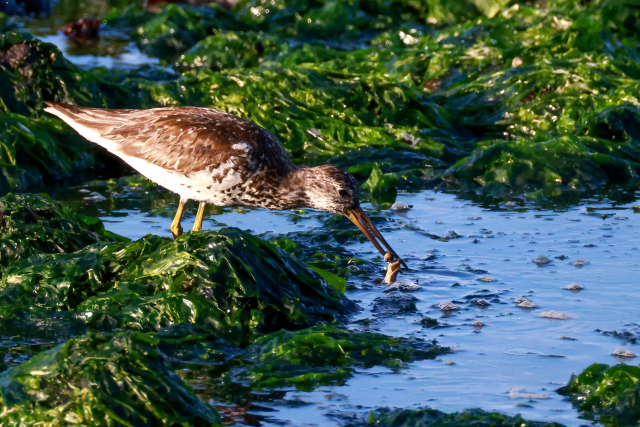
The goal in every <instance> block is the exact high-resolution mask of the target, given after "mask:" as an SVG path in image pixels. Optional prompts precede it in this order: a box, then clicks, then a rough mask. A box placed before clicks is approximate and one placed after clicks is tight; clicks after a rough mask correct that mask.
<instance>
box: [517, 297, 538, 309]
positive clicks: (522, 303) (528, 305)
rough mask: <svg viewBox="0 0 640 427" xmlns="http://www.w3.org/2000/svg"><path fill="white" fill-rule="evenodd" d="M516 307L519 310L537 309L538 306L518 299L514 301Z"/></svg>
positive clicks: (526, 300)
mask: <svg viewBox="0 0 640 427" xmlns="http://www.w3.org/2000/svg"><path fill="white" fill-rule="evenodd" d="M516 305H517V306H518V307H520V308H537V307H538V306H537V305H535V304H534V303H532V302H531V301H529V300H528V299H526V298H518V299H517V300H516Z"/></svg>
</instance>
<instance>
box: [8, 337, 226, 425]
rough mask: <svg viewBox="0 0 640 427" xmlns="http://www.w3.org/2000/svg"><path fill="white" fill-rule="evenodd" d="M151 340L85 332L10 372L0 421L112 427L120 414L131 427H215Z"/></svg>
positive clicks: (215, 419) (210, 413)
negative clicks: (136, 426)
mask: <svg viewBox="0 0 640 427" xmlns="http://www.w3.org/2000/svg"><path fill="white" fill-rule="evenodd" d="M154 340H155V338H154V337H151V336H148V335H146V334H142V333H139V332H120V333H117V334H115V335H114V336H113V337H110V336H105V335H102V334H99V333H90V334H86V335H84V336H82V337H78V338H73V339H71V340H69V341H67V342H66V343H64V344H60V345H58V346H56V347H55V348H53V349H52V350H50V351H44V352H42V353H40V354H39V355H38V356H36V357H34V358H33V359H31V360H29V361H27V362H24V363H23V364H21V365H18V366H16V367H14V368H12V369H10V370H9V371H7V372H5V373H4V374H3V375H2V377H1V378H2V380H1V381H0V387H1V388H2V390H0V391H1V392H0V406H2V407H3V410H4V411H5V413H4V414H3V421H4V422H10V421H11V422H13V423H15V424H16V425H19V424H21V423H24V422H25V421H27V420H28V421H27V423H28V424H32V423H33V424H38V425H69V424H75V425H86V426H88V425H99V424H104V425H118V424H120V423H121V422H122V418H121V416H122V414H126V420H127V422H128V423H131V425H164V424H165V423H166V424H167V425H184V426H187V425H189V426H195V425H210V426H220V425H221V424H222V421H221V420H220V417H219V415H218V413H217V412H216V410H215V409H214V408H213V407H211V406H210V405H208V404H207V403H204V402H203V401H202V400H201V399H200V398H199V397H198V396H197V395H196V394H195V392H194V391H193V389H192V388H191V387H190V386H189V385H188V384H187V383H185V382H184V381H183V380H182V379H181V378H180V377H179V376H178V375H176V374H175V373H174V372H173V371H172V370H171V369H169V368H168V367H167V362H168V359H167V358H166V357H165V356H164V355H163V354H162V353H161V352H159V351H158V348H157V342H155V341H154ZM10 390H14V391H13V392H10ZM8 395H10V396H11V399H10V400H5V396H8ZM139 396H145V397H144V399H141V398H139ZM98 420H100V421H99V422H98Z"/></svg>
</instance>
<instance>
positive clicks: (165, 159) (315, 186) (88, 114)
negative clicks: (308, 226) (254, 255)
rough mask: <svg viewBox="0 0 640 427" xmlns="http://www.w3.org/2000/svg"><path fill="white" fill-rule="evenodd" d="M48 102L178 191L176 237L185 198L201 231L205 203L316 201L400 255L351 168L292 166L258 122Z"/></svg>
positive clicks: (292, 204)
mask: <svg viewBox="0 0 640 427" xmlns="http://www.w3.org/2000/svg"><path fill="white" fill-rule="evenodd" d="M47 105H48V108H46V109H45V111H47V112H49V113H51V114H54V115H56V116H58V117H59V118H61V119H62V120H64V121H65V122H66V123H68V124H69V125H70V126H71V127H73V128H74V129H75V130H76V131H78V133H80V134H81V135H82V136H84V137H85V138H87V139H88V140H90V141H92V142H95V143H96V144H99V145H101V146H103V147H104V148H106V149H107V150H109V151H110V152H112V153H113V154H115V155H117V156H119V157H120V158H122V159H123V160H124V161H125V162H127V163H129V164H130V165H131V166H132V167H133V168H134V169H137V170H138V171H139V172H140V173H142V174H143V175H145V176H147V177H148V178H149V179H151V180H152V181H155V182H157V183H158V184H160V185H162V186H164V187H166V188H167V189H169V190H171V191H173V192H176V193H178V194H179V195H180V206H179V208H178V213H177V214H176V218H175V219H174V222H173V224H172V226H171V231H172V232H173V234H174V236H178V235H179V234H180V233H181V232H182V228H181V227H180V218H181V216H182V211H183V207H184V204H185V203H186V201H187V200H196V201H199V202H200V208H199V210H198V215H197V216H196V218H197V220H196V224H195V225H194V230H200V226H201V223H202V217H203V212H204V206H205V204H207V203H209V204H215V205H218V206H231V205H249V206H258V207H264V208H268V209H289V208H296V207H312V208H316V209H321V210H325V211H329V212H333V213H339V214H343V215H346V216H347V217H348V218H349V219H351V221H353V222H354V223H355V224H356V225H357V226H358V228H360V230H362V232H363V233H365V235H366V236H367V237H368V238H369V239H370V240H371V241H372V243H373V244H374V245H375V246H376V248H378V250H380V252H381V253H382V254H385V253H386V252H385V251H384V250H383V249H382V246H380V245H381V244H382V245H384V246H386V247H387V248H388V250H389V252H390V253H392V254H393V255H394V257H396V258H398V257H397V255H396V254H395V252H393V250H392V249H391V248H390V247H389V245H388V244H387V243H386V241H385V240H384V238H383V237H382V236H381V235H380V233H379V232H378V231H377V230H376V228H375V226H374V225H373V223H371V221H370V220H369V219H368V218H367V216H366V215H365V214H364V212H363V211H362V209H361V208H360V204H359V202H358V194H357V193H358V188H357V183H356V181H355V179H354V178H353V177H352V176H351V175H350V174H348V173H347V172H345V171H343V170H341V169H339V168H337V167H335V166H332V165H322V166H317V167H314V168H307V167H298V166H296V165H294V164H293V162H292V161H291V159H290V158H289V156H288V155H287V153H286V151H285V150H284V148H283V147H282V145H281V144H280V142H278V140H277V139H276V137H275V136H273V135H272V134H271V133H270V132H269V131H267V130H266V129H263V128H262V127H260V126H258V125H257V124H255V123H252V122H250V121H248V120H245V119H242V118H240V117H237V116H235V115H233V114H229V113H225V112H223V111H217V110H213V109H209V108H198V107H175V108H154V109H149V110H105V109H99V108H84V107H77V106H73V105H68V104H59V103H47ZM376 239H377V240H379V242H378V241H376ZM398 259H399V258H398Z"/></svg>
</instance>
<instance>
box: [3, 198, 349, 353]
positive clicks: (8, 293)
mask: <svg viewBox="0 0 640 427" xmlns="http://www.w3.org/2000/svg"><path fill="white" fill-rule="evenodd" d="M23 211H26V214H25V213H22V216H23V217H24V216H25V215H26V216H27V218H26V220H27V221H30V220H31V219H30V217H29V215H34V214H32V213H31V212H32V210H30V209H16V212H17V213H16V214H14V215H13V216H12V217H10V218H11V219H12V221H13V222H12V223H11V224H10V225H11V227H8V229H10V230H13V229H15V228H16V227H24V225H22V223H21V221H20V219H23V218H22V217H18V215H19V214H20V213H21V212H23ZM80 220H81V221H84V222H85V223H90V222H91V220H90V219H86V218H84V217H81V218H80ZM54 221H57V222H55V223H53V222H52V223H46V224H45V225H46V226H48V227H51V228H53V227H55V226H56V225H58V224H60V227H61V228H67V229H71V230H74V227H77V226H76V225H75V224H74V223H73V221H72V220H70V219H66V222H65V221H63V220H62V219H59V218H54ZM14 223H15V224H17V225H13V224H14ZM95 226H96V227H98V226H101V224H99V223H96V224H95ZM78 234H79V235H80V236H78ZM85 234H89V237H91V236H92V235H91V234H90V233H86V231H84V230H82V229H80V230H79V231H78V232H76V233H74V234H71V233H64V232H61V233H59V235H60V236H61V237H62V238H63V239H64V240H61V241H60V242H57V241H56V240H55V239H56V237H57V236H56V234H53V235H51V233H50V234H49V235H48V238H49V239H52V240H51V241H46V240H45V241H44V242H42V243H40V242H39V241H38V240H36V243H39V244H40V245H41V246H42V247H43V249H40V250H32V251H31V252H30V253H29V255H32V254H34V253H35V254H37V253H40V255H36V256H32V257H31V258H30V259H28V260H27V261H24V262H22V263H20V262H14V263H13V264H11V265H10V266H8V267H7V268H5V269H4V270H3V272H2V279H1V281H0V289H1V292H0V300H1V301H2V302H3V304H2V310H1V313H0V317H2V318H3V327H5V328H10V327H12V326H11V325H15V324H23V323H30V324H33V323H37V320H36V319H37V318H38V317H48V316H47V313H51V314H55V313H56V312H59V313H60V315H61V316H62V317H63V318H65V314H66V315H67V317H66V318H68V317H72V318H73V319H74V320H75V321H76V322H75V323H76V324H78V323H79V324H85V325H89V326H91V327H93V328H98V329H103V330H113V329H114V328H128V329H137V330H143V331H150V330H156V329H158V328H161V327H163V326H167V325H170V324H174V323H193V324H199V325H203V326H208V327H211V328H214V329H216V330H218V331H219V335H220V336H221V337H224V338H226V339H228V340H229V341H230V342H232V343H235V344H245V345H246V344H248V343H250V342H252V341H253V340H254V339H255V337H257V336H259V335H261V334H264V333H268V332H270V331H274V330H279V329H281V328H288V329H299V328H304V327H309V326H312V325H314V324H317V323H319V322H329V321H333V320H336V319H343V318H344V316H345V315H346V314H347V313H348V312H349V311H351V310H353V309H354V308H355V307H356V306H355V304H354V303H352V302H350V301H349V300H348V299H346V298H345V297H343V296H342V295H341V294H340V292H338V291H336V290H334V288H333V287H332V286H331V285H329V284H328V283H327V282H325V281H324V280H323V279H322V278H321V276H320V277H319V276H318V275H316V273H314V272H313V271H312V270H310V269H309V268H308V267H306V266H304V265H303V264H301V263H300V262H298V261H297V260H295V259H294V258H292V257H290V256H289V255H287V254H286V253H285V252H283V251H280V250H278V249H277V248H275V247H273V246H272V245H270V244H268V243H266V242H264V241H262V240H260V239H258V238H256V237H253V236H251V235H250V234H248V233H245V232H242V231H240V230H237V229H222V230H220V231H216V232H203V233H187V234H185V235H183V236H181V237H180V238H179V239H177V240H175V241H173V240H171V239H168V238H162V237H158V236H151V235H148V236H146V237H144V238H142V239H140V240H138V241H135V242H130V243H111V244H104V243H100V244H92V245H91V244H90V243H94V241H97V240H98V236H97V235H96V236H95V238H94V241H91V240H88V238H87V237H86V236H85ZM46 236H47V235H46V234H45V233H43V239H44V238H45V237H46ZM68 236H70V237H68ZM72 237H74V238H76V239H77V240H72V239H71V238H72ZM9 241H10V240H9ZM88 244H89V246H87V245H88ZM34 246H35V247H37V246H36V245H34ZM50 246H53V249H50V250H49V251H48V253H51V252H58V253H54V254H50V255H47V254H46V253H47V249H49V248H50ZM81 247H84V248H81ZM64 251H69V252H70V253H59V252H64ZM22 258H24V255H23V256H22ZM15 259H17V256H14V260H15ZM338 285H339V284H338ZM34 317H35V319H34ZM54 324H55V322H54ZM70 327H71V326H70Z"/></svg>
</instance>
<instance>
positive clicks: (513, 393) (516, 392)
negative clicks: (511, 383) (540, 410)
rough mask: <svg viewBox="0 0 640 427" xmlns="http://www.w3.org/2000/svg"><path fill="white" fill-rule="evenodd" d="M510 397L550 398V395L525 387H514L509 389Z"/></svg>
mask: <svg viewBox="0 0 640 427" xmlns="http://www.w3.org/2000/svg"><path fill="white" fill-rule="evenodd" d="M509 397H510V398H512V399H548V398H549V395H546V394H533V393H529V392H528V391H527V390H525V389H523V388H512V389H511V390H509Z"/></svg>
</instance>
